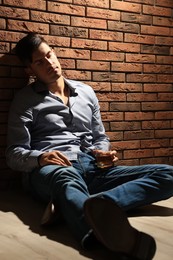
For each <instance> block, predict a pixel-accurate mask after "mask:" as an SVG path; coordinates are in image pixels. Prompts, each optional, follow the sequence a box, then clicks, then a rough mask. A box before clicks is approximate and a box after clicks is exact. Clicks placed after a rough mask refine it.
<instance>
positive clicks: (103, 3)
mask: <svg viewBox="0 0 173 260" xmlns="http://www.w3.org/2000/svg"><path fill="white" fill-rule="evenodd" d="M73 2H74V4H80V5H84V6H94V7H100V8H109V0H95V1H93V0H74V1H73Z"/></svg>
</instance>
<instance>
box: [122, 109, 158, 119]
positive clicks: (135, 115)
mask: <svg viewBox="0 0 173 260" xmlns="http://www.w3.org/2000/svg"><path fill="white" fill-rule="evenodd" d="M154 115H155V114H154V113H153V112H137V111H136V112H125V120H126V121H136V120H137V121H143V120H154V119H155V118H154Z"/></svg>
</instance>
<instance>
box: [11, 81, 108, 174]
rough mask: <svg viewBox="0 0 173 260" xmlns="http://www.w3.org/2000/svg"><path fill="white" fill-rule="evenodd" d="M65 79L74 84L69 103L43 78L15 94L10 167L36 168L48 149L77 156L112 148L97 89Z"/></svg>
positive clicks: (71, 156)
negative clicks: (54, 91)
mask: <svg viewBox="0 0 173 260" xmlns="http://www.w3.org/2000/svg"><path fill="white" fill-rule="evenodd" d="M64 80H65V83H66V84H67V86H68V87H69V88H70V97H69V104H68V106H66V105H64V104H63V102H62V100H61V99H60V98H58V97H57V96H55V95H54V94H52V93H50V92H49V91H48V90H47V88H46V86H45V85H44V84H42V83H40V82H34V83H32V84H31V85H29V86H26V87H24V88H23V89H22V90H20V91H19V92H18V93H17V95H16V96H15V98H14V100H13V102H12V105H11V109H10V113H9V122H8V135H7V136H8V138H7V150H6V158H7V164H8V165H9V167H10V168H12V169H14V170H18V171H24V172H29V171H32V170H33V169H34V168H36V167H38V161H37V158H38V156H39V155H40V154H42V153H43V152H45V151H52V150H58V151H60V152H62V153H63V154H64V155H66V156H67V157H68V159H69V160H75V159H77V153H78V152H79V151H84V152H86V151H90V150H92V149H101V150H109V148H110V143H109V140H108V137H107V135H106V134H105V129H104V126H103V123H102V121H101V116H100V108H99V104H98V100H97V97H96V95H95V93H94V91H93V89H92V88H91V87H90V86H88V85H86V84H84V83H82V82H78V81H74V80H67V79H64Z"/></svg>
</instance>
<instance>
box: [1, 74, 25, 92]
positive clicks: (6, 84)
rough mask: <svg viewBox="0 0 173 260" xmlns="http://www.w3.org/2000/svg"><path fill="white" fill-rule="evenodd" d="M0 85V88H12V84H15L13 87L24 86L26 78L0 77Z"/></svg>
mask: <svg viewBox="0 0 173 260" xmlns="http://www.w3.org/2000/svg"><path fill="white" fill-rule="evenodd" d="M0 85H1V88H2V89H5V88H12V89H13V90H14V86H15V89H18V88H21V87H23V86H25V85H26V79H23V78H20V79H17V78H12V77H10V78H9V77H8V78H0Z"/></svg>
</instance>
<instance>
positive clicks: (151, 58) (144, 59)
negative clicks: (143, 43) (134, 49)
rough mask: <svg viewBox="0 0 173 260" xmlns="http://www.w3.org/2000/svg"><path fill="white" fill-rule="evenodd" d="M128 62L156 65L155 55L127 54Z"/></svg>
mask: <svg viewBox="0 0 173 260" xmlns="http://www.w3.org/2000/svg"><path fill="white" fill-rule="evenodd" d="M126 62H139V63H155V55H152V54H151V55H147V54H129V53H127V54H126Z"/></svg>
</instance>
